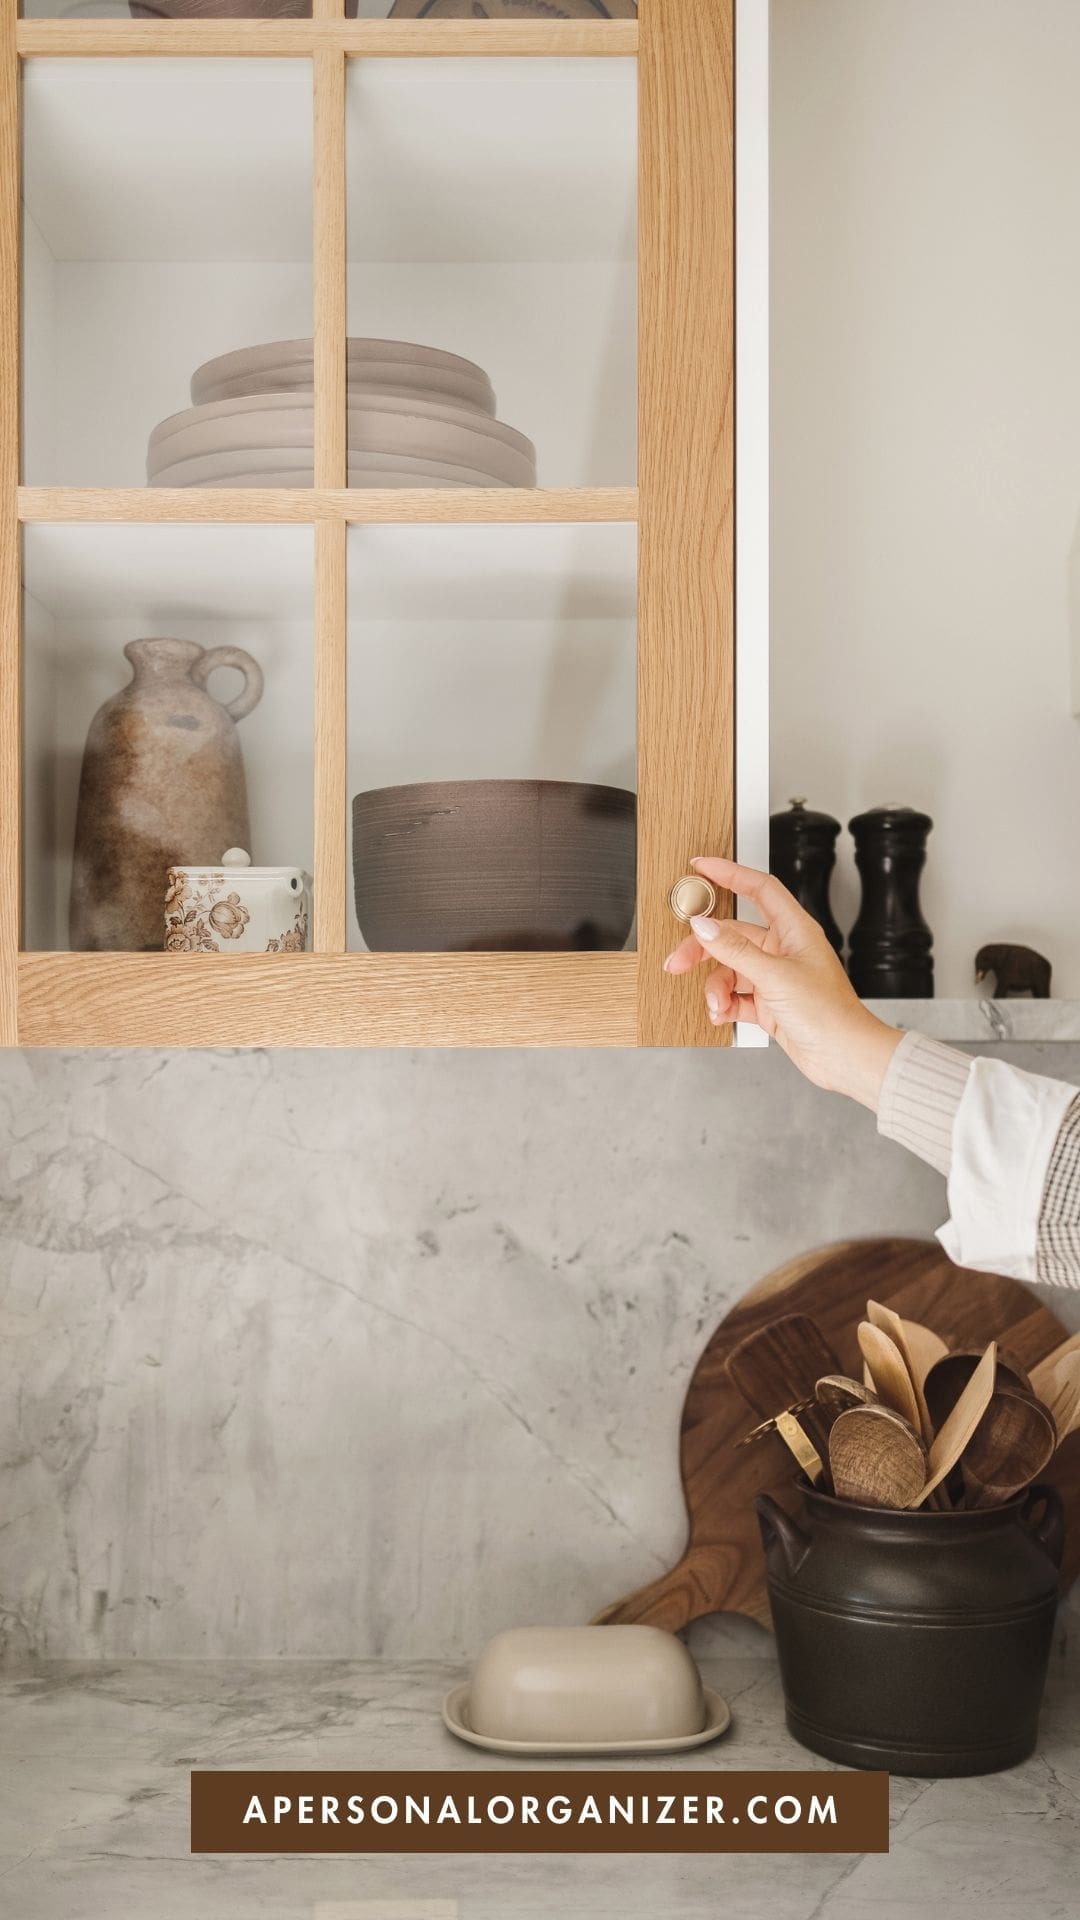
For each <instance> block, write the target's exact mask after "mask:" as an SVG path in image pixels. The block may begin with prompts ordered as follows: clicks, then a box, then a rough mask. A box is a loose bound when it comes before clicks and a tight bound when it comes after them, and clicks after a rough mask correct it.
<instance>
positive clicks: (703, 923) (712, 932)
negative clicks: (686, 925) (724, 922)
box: [690, 913, 720, 940]
mask: <svg viewBox="0 0 1080 1920" xmlns="http://www.w3.org/2000/svg"><path fill="white" fill-rule="evenodd" d="M690 925H691V926H692V927H693V929H694V932H695V933H696V934H697V937H698V939H699V940H715V939H716V936H717V934H718V933H719V932H720V922H719V920H709V919H707V918H706V916H705V915H704V914H703V913H695V915H694V917H693V919H692V920H691V922H690Z"/></svg>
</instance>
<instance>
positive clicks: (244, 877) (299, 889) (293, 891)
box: [165, 847, 311, 953]
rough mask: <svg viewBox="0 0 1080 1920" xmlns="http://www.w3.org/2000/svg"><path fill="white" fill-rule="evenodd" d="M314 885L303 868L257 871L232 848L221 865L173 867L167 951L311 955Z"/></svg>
mask: <svg viewBox="0 0 1080 1920" xmlns="http://www.w3.org/2000/svg"><path fill="white" fill-rule="evenodd" d="M310 924H311V882H310V880H309V879H308V876H307V874H306V873H302V872H301V871H300V868H299V867H253V866H252V864H251V855H250V854H247V853H245V852H244V850H243V848H242V847H230V848H229V851H228V853H226V854H223V855H222V860H221V865H220V867H170V868H169V872H168V886H167V891H166V895H165V951H166V953H306V952H307V950H308V945H309V938H308V936H309V929H310Z"/></svg>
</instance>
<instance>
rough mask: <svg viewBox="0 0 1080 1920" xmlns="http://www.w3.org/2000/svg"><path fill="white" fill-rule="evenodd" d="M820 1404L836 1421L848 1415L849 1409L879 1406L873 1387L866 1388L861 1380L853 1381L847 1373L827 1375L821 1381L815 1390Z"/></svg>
mask: <svg viewBox="0 0 1080 1920" xmlns="http://www.w3.org/2000/svg"><path fill="white" fill-rule="evenodd" d="M814 1391H815V1393H816V1394H817V1398H818V1404H819V1405H820V1406H823V1407H824V1409H825V1411H826V1413H831V1414H832V1415H833V1417H834V1419H835V1418H836V1417H837V1415H839V1414H841V1413H846V1412H847V1410H848V1408H849V1407H866V1406H876V1405H877V1394H876V1393H875V1392H874V1389H873V1387H867V1386H864V1385H863V1383H862V1381H861V1380H852V1379H851V1377H850V1375H849V1374H846V1373H827V1374H825V1376H824V1378H823V1379H821V1380H819V1381H818V1383H817V1386H816V1387H815V1389H814Z"/></svg>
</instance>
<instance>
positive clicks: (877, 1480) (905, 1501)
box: [829, 1405, 927, 1508]
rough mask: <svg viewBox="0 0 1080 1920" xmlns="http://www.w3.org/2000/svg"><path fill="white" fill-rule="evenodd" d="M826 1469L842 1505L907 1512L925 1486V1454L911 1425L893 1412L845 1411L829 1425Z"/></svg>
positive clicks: (880, 1408)
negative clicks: (855, 1503)
mask: <svg viewBox="0 0 1080 1920" xmlns="http://www.w3.org/2000/svg"><path fill="white" fill-rule="evenodd" d="M829 1466H830V1468H831V1470H832V1481H833V1487H834V1488H835V1490H836V1493H837V1495H838V1497H839V1498H840V1499H841V1500H857V1501H858V1502H859V1503H860V1505H861V1506H864V1507H896V1508H903V1507H909V1506H913V1505H914V1504H915V1503H916V1502H917V1499H918V1496H919V1493H920V1491H921V1489H922V1487H923V1485H924V1483H925V1480H926V1469H927V1457H926V1448H925V1447H924V1445H923V1443H922V1440H921V1438H920V1436H919V1434H918V1433H917V1432H916V1430H915V1428H914V1427H913V1426H912V1425H911V1422H910V1421H909V1420H905V1419H903V1417H902V1416H901V1415H900V1414H898V1413H894V1412H893V1409H892V1408H891V1407H883V1406H880V1405H878V1406H865V1407H849V1408H848V1410H847V1412H846V1413H841V1414H839V1415H838V1416H837V1418H836V1419H835V1420H834V1421H833V1425H832V1432H831V1433H830V1435H829Z"/></svg>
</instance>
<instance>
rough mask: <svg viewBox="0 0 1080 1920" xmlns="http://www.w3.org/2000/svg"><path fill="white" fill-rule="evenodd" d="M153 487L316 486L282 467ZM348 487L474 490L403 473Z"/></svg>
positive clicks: (308, 475) (352, 480) (360, 478)
mask: <svg viewBox="0 0 1080 1920" xmlns="http://www.w3.org/2000/svg"><path fill="white" fill-rule="evenodd" d="M150 484H151V485H153V486H155V487H181V486H189V487H228V488H229V490H230V492H243V491H245V490H246V489H247V488H251V489H253V490H254V489H255V488H263V487H265V488H267V489H270V488H273V487H296V488H301V489H302V488H305V487H312V486H314V484H315V480H314V476H313V474H312V471H311V468H310V467H307V468H305V469H304V470H303V471H298V470H296V469H294V468H291V467H280V468H274V469H272V470H268V471H267V472H266V473H237V474H232V475H224V476H220V477H219V478H217V479H215V480H186V481H181V480H175V479H172V478H171V477H170V476H168V475H165V476H164V477H163V478H162V479H160V480H154V481H152V482H151V483H150ZM502 485H503V482H502V481H500V480H488V481H485V483H484V490H485V491H487V490H490V489H491V488H493V487H500V486H502ZM349 486H350V487H352V488H356V489H358V490H360V489H365V488H372V487H377V488H378V489H379V490H380V491H385V492H387V493H394V492H400V491H402V490H403V489H405V488H407V487H424V488H428V489H430V490H431V491H432V492H433V493H460V492H463V491H464V490H465V488H466V487H467V486H468V487H470V488H471V486H472V483H471V482H467V481H464V480H439V479H437V478H436V477H435V476H432V477H431V478H430V479H425V478H424V477H422V476H421V477H420V478H419V479H416V480H406V479H403V478H402V476H401V474H400V473H385V474H381V473H360V474H353V473H352V472H351V471H350V473H349ZM474 490H475V489H474Z"/></svg>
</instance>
